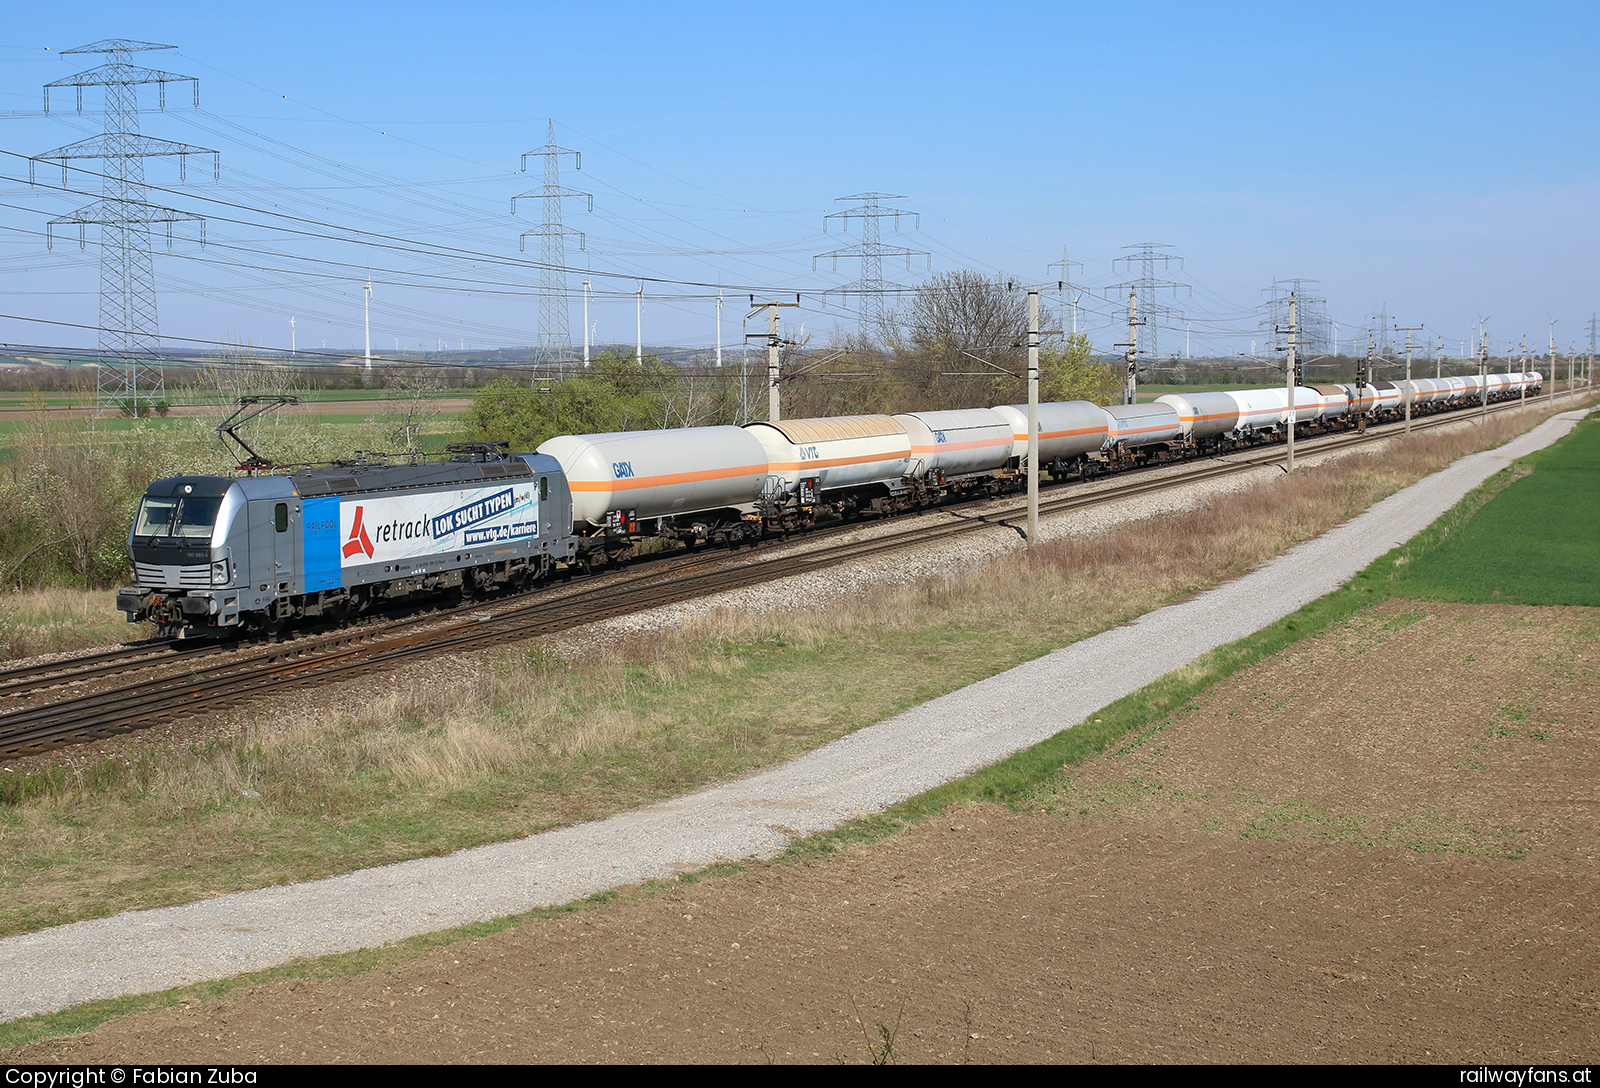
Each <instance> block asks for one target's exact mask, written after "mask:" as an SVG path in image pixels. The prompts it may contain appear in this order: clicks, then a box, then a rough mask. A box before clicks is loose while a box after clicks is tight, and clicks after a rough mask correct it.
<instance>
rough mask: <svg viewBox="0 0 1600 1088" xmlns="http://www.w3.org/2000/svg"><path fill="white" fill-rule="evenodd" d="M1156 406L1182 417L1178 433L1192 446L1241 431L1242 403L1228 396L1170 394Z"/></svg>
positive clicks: (1221, 394)
mask: <svg viewBox="0 0 1600 1088" xmlns="http://www.w3.org/2000/svg"><path fill="white" fill-rule="evenodd" d="M1155 403H1157V404H1166V405H1170V406H1171V407H1172V409H1173V410H1174V411H1176V412H1177V413H1178V433H1179V434H1180V435H1181V436H1182V437H1183V438H1185V439H1187V440H1188V441H1189V442H1190V444H1195V443H1199V442H1202V441H1204V440H1205V439H1208V438H1216V437H1218V436H1220V435H1225V434H1231V433H1232V432H1233V431H1236V430H1238V429H1239V402H1238V401H1236V400H1234V399H1233V398H1232V397H1230V396H1228V394H1226V393H1166V394H1163V395H1162V396H1159V397H1157V398H1156V400H1155Z"/></svg>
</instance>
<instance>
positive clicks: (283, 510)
mask: <svg viewBox="0 0 1600 1088" xmlns="http://www.w3.org/2000/svg"><path fill="white" fill-rule="evenodd" d="M272 524H273V526H274V527H275V528H276V529H277V530H278V532H280V533H287V532H288V531H289V504H288V503H286V502H280V503H279V504H278V505H277V506H275V507H273V508H272Z"/></svg>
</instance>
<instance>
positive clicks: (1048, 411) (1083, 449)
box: [992, 400, 1107, 476]
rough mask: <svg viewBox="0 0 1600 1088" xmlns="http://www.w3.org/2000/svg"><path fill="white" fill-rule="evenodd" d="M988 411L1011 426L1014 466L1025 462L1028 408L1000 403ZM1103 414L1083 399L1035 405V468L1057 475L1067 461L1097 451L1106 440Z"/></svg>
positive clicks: (1063, 469) (1077, 459)
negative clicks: (1036, 451)
mask: <svg viewBox="0 0 1600 1088" xmlns="http://www.w3.org/2000/svg"><path fill="white" fill-rule="evenodd" d="M992 411H994V413H995V414H996V415H998V416H999V417H1000V418H1001V419H1004V420H1005V421H1006V422H1007V423H1009V424H1010V425H1011V456H1012V457H1013V458H1015V459H1016V462H1017V464H1018V466H1019V467H1020V466H1022V465H1025V464H1026V463H1027V459H1028V406H1027V405H1026V404H1000V405H996V406H995V407H994V408H993V409H992ZM1106 428H1107V424H1106V414H1105V413H1104V412H1102V411H1101V410H1100V406H1099V405H1098V404H1091V403H1090V402H1089V401H1086V400H1063V401H1047V402H1045V403H1044V404H1041V405H1039V467H1040V468H1044V469H1048V470H1049V471H1050V472H1051V473H1053V474H1054V475H1057V476H1060V475H1064V474H1065V473H1067V472H1069V471H1071V470H1070V468H1069V467H1068V465H1069V462H1075V461H1079V460H1081V459H1082V458H1083V457H1084V456H1085V455H1087V454H1091V453H1095V452H1098V451H1099V449H1100V448H1101V447H1102V446H1104V445H1105V441H1106Z"/></svg>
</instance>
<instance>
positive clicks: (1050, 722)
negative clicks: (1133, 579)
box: [0, 412, 1584, 1019]
mask: <svg viewBox="0 0 1600 1088" xmlns="http://www.w3.org/2000/svg"><path fill="white" fill-rule="evenodd" d="M1583 414H1584V413H1583V412H1565V413H1562V414H1561V415H1558V416H1555V417H1553V418H1552V419H1550V420H1548V421H1546V422H1545V423H1543V424H1541V425H1540V426H1539V427H1538V428H1536V429H1535V430H1533V431H1532V432H1530V433H1529V434H1526V435H1523V436H1522V437H1520V438H1517V439H1515V440H1513V441H1512V442H1510V443H1508V444H1507V445H1505V446H1503V447H1501V448H1500V449H1498V450H1491V451H1487V452H1484V453H1478V454H1474V455H1472V456H1470V457H1466V458H1463V459H1462V460H1460V461H1458V462H1456V463H1455V464H1454V465H1451V466H1450V467H1449V468H1447V469H1445V470H1443V471H1442V472H1439V473H1436V474H1435V475H1433V476H1430V477H1428V478H1427V479H1425V480H1422V481H1421V482H1419V483H1417V484H1415V485H1413V486H1411V487H1409V488H1407V489H1405V490H1404V491H1401V492H1399V493H1398V494H1396V495H1393V496H1391V497H1389V498H1388V499H1385V500H1383V501H1382V502H1380V503H1378V504H1377V505H1376V506H1374V507H1373V508H1372V509H1371V510H1369V511H1368V512H1367V513H1365V514H1362V515H1361V516H1360V517H1358V518H1355V519H1354V520H1352V521H1350V522H1348V523H1346V524H1344V525H1342V526H1340V527H1339V528H1337V529H1334V530H1333V531H1331V532H1329V533H1327V534H1325V535H1323V536H1321V537H1319V538H1317V539H1316V540H1312V541H1309V542H1307V543H1305V544H1302V545H1300V546H1298V547H1296V548H1293V549H1291V550H1289V551H1288V552H1286V553H1285V554H1283V555H1282V556H1280V557H1278V558H1277V559H1275V560H1273V561H1272V562H1271V563H1269V564H1267V565H1266V566H1264V567H1262V568H1261V569H1260V570H1257V571H1255V572H1253V573H1251V574H1249V575H1247V576H1246V577H1244V578H1240V579H1238V580H1237V581H1234V582H1230V583H1228V584H1227V585H1223V586H1220V587H1218V588H1216V589H1213V590H1210V591H1208V592H1206V593H1203V594H1201V595H1200V596H1198V597H1196V598H1194V599H1193V600H1190V601H1186V602H1183V603H1180V604H1174V605H1169V606H1167V607H1165V608H1161V609H1158V610H1157V611H1155V612H1152V613H1149V614H1148V615H1146V616H1143V617H1141V618H1140V619H1139V620H1137V621H1136V622H1134V623H1132V624H1129V625H1127V626H1124V627H1117V628H1113V629H1112V630H1110V631H1106V632H1103V633H1102V634H1099V635H1096V636H1094V637H1093V638H1089V639H1085V640H1083V641H1081V642H1078V643H1074V644H1073V645H1071V646H1068V647H1066V648H1065V649H1061V650H1057V651H1055V652H1054V653H1051V654H1049V655H1047V656H1045V657H1042V658H1039V659H1038V660H1035V661H1031V662H1029V663H1027V664H1025V665H1020V666H1018V667H1017V668H1014V669H1011V670H1009V671H1008V672H1005V673H1001V674H1000V675H999V676H995V677H992V678H990V679H988V680H985V681H982V682H980V683H977V684H973V685H972V686H970V687H967V688H963V689H962V690H960V691H956V692H952V693H950V694H949V695H945V696H942V697H941V698H938V699H935V700H933V701H931V702H929V703H925V704H923V705H922V706H919V707H915V708H913V709H911V710H909V711H906V712H905V713H903V714H900V715H898V716H896V717H894V718H891V719H889V720H888V721H885V722H882V723H880V724H878V725H875V726H871V727H868V728H866V729H862V730H860V731H858V732H856V733H853V734H851V735H850V736H848V737H845V738H843V739H841V740H839V741H836V742H834V743H832V744H829V745H827V746H826V747H823V748H820V749H818V750H816V751H814V752H810V753H808V754H806V755H804V756H801V757H799V758H798V759H795V760H792V761H790V762H789V763H786V764H784V765H782V766H780V767H777V768H774V769H773V770H770V771H766V772H763V773H761V774H757V775H753V776H751V777H749V778H745V779H741V780H739V781H735V782H730V783H726V784H723V785H719V786H714V787H711V788H708V789H705V790H701V791H699V792H698V793H694V794H690V795H688V796H686V797H680V798H676V799H673V800H671V801H666V802H662V803H660V804H655V805H651V806H649V807H647V808H643V809H639V810H636V811H633V812H628V813H623V814H621V815H618V816H614V817H611V818H609V819H606V820H600V821H596V822H593V823H588V824H582V825H579V826H576V827H570V828H563V829H561V830H557V831H551V832H547V833H544V834H541V835H535V836H532V837H530V838H527V839H521V840H518V841H515V842H508V843H500V844H496V845H493V846H485V847H479V848H476V849H473V850H465V851H462V852H460V853H457V854H452V855H449V856H447V857H438V858H424V859H421V860H417V861H408V862H402V863H399V864H395V865H387V866H383V867H381V868H376V869H367V870H362V871H360V872H355V873H349V874H345V875H343V876H338V877H332V878H329V879H326V880H319V881H313V882H309V883H304V884H296V885H289V886H283V887H275V888H264V889H261V890H258V891H251V892H241V893H238V894H234V895H228V896H222V897H219V898H216V899H208V900H203V901H201V902H197V903H190V904H185V905H183V906H178V907H166V908H161V909H158V910H150V911H138V912H130V913H127V914H121V915H118V916H116V917H113V918H106V919H99V920H95V921H87V922H77V923H74V924H72V925H65V926H59V927H56V928H54V929H48V930H44V931H41V932H38V933H30V934H24V935H21V936H17V937H11V938H7V939H6V940H4V941H0V979H3V980H4V985H3V986H0V1019H15V1018H17V1017H21V1016H28V1015H32V1014H36V1013H41V1012H48V1011H51V1010H55V1009H60V1008H64V1007H67V1006H70V1005H75V1004H79V1003H82V1002H85V1001H93V1000H97V999H102V998H108V997H114V996H118V995H122V994H130V993H144V992H152V991H157V990H162V989H166V988H169V987H172V986H178V985H183V984H187V983H192V982H197V981H200V980H203V979H211V978H224V977H227V976H230V975H235V974H239V973H241V972H247V971H253V970H260V969H262V968H266V967H270V966H273V965H275V964H280V963H285V962H288V961H290V960H294V959H299V958H302V957H307V956H318V955H325V954H328V953H332V952H342V951H349V950H352V949H358V948H365V947H372V946H376V945H381V944H384V943H386V942H390V941H395V940H399V939H401V938H404V937H408V936H412V935H415V934H419V933H427V932H431V931H435V930H440V929H446V928H449V927H452V926H459V925H463V924H465V923H468V922H474V921H480V920H483V919H489V918H495V917H501V916H505V915H510V914H517V913H521V912H523V911H527V910H532V909H534V908H537V907H542V906H549V905H553V904H558V903H565V902H570V901H572V900H574V899H578V898H581V897H583V896H586V895H590V894H593V893H595V892H598V891H603V890H605V889H608V888H613V887H617V886H619V885H624V884H631V883H636V882H639V881H643V880H649V879H661V878H666V877H671V876H673V875H675V874H677V873H680V872H684V871H691V870H695V869H699V868H702V867H704V866H706V865H709V864H711V863H713V862H716V861H721V860H731V859H738V858H742V857H749V856H752V855H761V856H772V855H776V854H778V853H781V852H782V851H783V850H784V849H785V848H786V847H787V846H788V844H789V842H790V841H791V840H792V839H793V838H794V837H796V836H798V835H805V834H812V833H815V832H818V831H823V830H826V829H828V828H831V827H835V826H838V825H839V824H841V823H843V822H845V821H847V820H849V819H852V818H854V817H857V816H861V815H865V814H868V813H871V812H876V811H879V810H881V809H883V808H884V807H886V806H888V805H891V804H893V803H895V802H897V801H900V800H903V799H904V798H907V797H910V796H913V795H915V794H917V793H920V792H922V791H924V790H927V789H930V788H932V787H933V786H936V785H939V784H941V783H944V782H948V781H951V780H953V779H956V778H959V777H961V776H963V775H967V774H970V773H972V772H973V771H975V770H977V769H979V768H981V767H984V766H987V765H989V764H991V763H994V762H995V761H997V760H1000V759H1003V758H1005V757H1006V756H1008V755H1011V754H1012V753H1014V752H1016V751H1019V750H1020V749H1022V748H1025V747H1028V746H1029V745H1032V744H1035V743H1037V742H1039V741H1041V740H1044V739H1045V738H1047V737H1049V736H1051V735H1053V734H1054V733H1055V732H1057V731H1058V730H1060V729H1062V728H1064V727H1067V726H1070V725H1072V724H1073V723H1075V722H1079V721H1082V720H1083V719H1084V718H1086V717H1088V716H1090V715H1091V714H1092V713H1093V712H1094V711H1096V710H1098V709H1100V708H1101V707H1103V706H1106V705H1107V704H1109V703H1111V702H1114V701H1115V700H1117V699H1119V698H1121V697H1123V696H1124V695H1127V694H1129V693H1130V692H1133V691H1136V690H1138V689H1139V688H1141V687H1143V686H1144V685H1145V684H1148V683H1150V682H1152V681H1154V680H1156V679H1159V678H1160V677H1161V676H1164V675H1165V674H1166V673H1168V672H1170V671H1172V670H1173V669H1176V668H1179V667H1181V666H1183V665H1185V664H1187V663H1188V662H1190V661H1192V660H1194V659H1195V658H1196V657H1198V656H1199V655H1200V654H1202V653H1205V652H1206V651H1208V650H1211V649H1214V648H1216V647H1218V646H1221V645H1224V644H1226V643H1229V642H1232V641H1235V640H1237V639H1240V638H1243V637H1245V636H1246V635H1249V634H1251V633H1252V632H1254V631H1257V630H1259V629H1260V628H1261V627H1263V626H1265V625H1267V624H1269V623H1272V622H1274V621H1275V620H1278V619H1280V618H1282V617H1283V616H1285V615H1287V614H1288V613H1290V612H1292V611H1294V610H1295V609H1297V608H1299V607H1300V606H1302V605H1304V604H1306V603H1308V602H1309V601H1312V600H1314V599H1316V598H1317V597H1320V596H1322V595H1324V594H1326V593H1328V592H1330V591H1332V590H1333V589H1335V588H1337V587H1338V586H1339V585H1341V584H1343V583H1344V582H1345V581H1347V580H1348V579H1349V578H1351V577H1352V576H1353V575H1354V574H1355V573H1356V572H1358V571H1359V570H1361V569H1362V568H1364V567H1365V566H1367V565H1368V564H1369V563H1371V562H1372V561H1373V560H1374V559H1376V558H1377V557H1378V556H1380V555H1382V554H1383V553H1385V552H1386V551H1388V550H1389V549H1390V548H1392V547H1394V546H1396V545H1397V544H1400V543H1403V542H1404V541H1406V540H1409V539H1410V538H1411V537H1412V536H1414V535H1415V534H1416V533H1418V532H1420V531H1421V530H1422V529H1424V528H1426V527H1427V526H1428V524H1430V523H1431V522H1432V521H1433V520H1434V519H1435V518H1437V517H1438V516H1439V515H1440V514H1442V513H1444V511H1446V510H1448V509H1449V508H1450V507H1451V506H1453V505H1454V504H1455V503H1456V502H1457V501H1459V500H1460V499H1461V497H1462V496H1463V495H1465V494H1466V493H1467V492H1468V491H1470V490H1471V489H1472V488H1474V487H1476V486H1477V485H1478V484H1480V483H1482V482H1483V481H1484V480H1486V479H1488V478H1489V477H1490V476H1492V475H1493V474H1494V473H1496V472H1498V471H1499V470H1500V469H1502V468H1504V467H1505V466H1506V465H1508V464H1509V463H1510V462H1511V461H1513V460H1515V459H1516V458H1518V457H1521V456H1524V455H1526V454H1528V453H1530V452H1532V451H1534V450H1536V449H1541V448H1543V447H1544V446H1547V445H1549V444H1550V443H1552V442H1554V441H1555V440H1556V439H1557V438H1559V437H1561V436H1562V435H1564V434H1566V433H1567V432H1568V431H1569V430H1571V429H1572V427H1573V426H1574V425H1576V423H1577V421H1578V420H1579V419H1581V418H1582V416H1583Z"/></svg>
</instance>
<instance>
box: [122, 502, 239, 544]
mask: <svg viewBox="0 0 1600 1088" xmlns="http://www.w3.org/2000/svg"><path fill="white" fill-rule="evenodd" d="M221 505H222V498H221V496H216V497H209V496H201V495H184V496H181V497H176V496H175V497H172V498H167V497H165V496H158V495H146V496H145V497H144V501H143V502H141V503H140V504H139V513H138V514H137V515H136V516H135V517H134V521H133V535H134V536H176V537H196V538H202V539H203V538H206V537H209V536H210V535H211V530H212V527H213V526H215V525H216V522H217V508H218V507H220V506H221Z"/></svg>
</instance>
